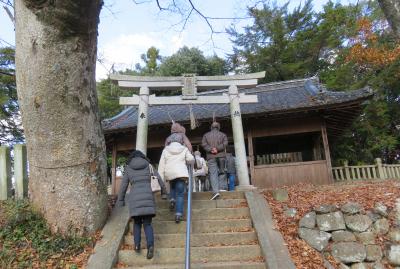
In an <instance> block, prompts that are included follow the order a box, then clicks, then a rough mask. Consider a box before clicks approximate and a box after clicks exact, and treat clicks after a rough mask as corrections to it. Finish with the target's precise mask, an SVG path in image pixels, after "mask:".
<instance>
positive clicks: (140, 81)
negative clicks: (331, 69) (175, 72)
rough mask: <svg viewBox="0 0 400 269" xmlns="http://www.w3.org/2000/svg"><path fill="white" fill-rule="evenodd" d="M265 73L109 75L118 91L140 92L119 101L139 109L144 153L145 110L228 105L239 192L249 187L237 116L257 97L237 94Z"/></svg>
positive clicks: (140, 144) (138, 144) (139, 133)
mask: <svg viewBox="0 0 400 269" xmlns="http://www.w3.org/2000/svg"><path fill="white" fill-rule="evenodd" d="M264 76H265V72H259V73H252V74H244V75H229V76H196V75H194V74H184V75H182V76H181V77H144V76H129V75H117V74H114V75H111V76H110V78H111V79H112V80H116V81H118V85H119V86H120V87H127V88H139V89H140V91H139V95H133V96H132V97H120V101H119V103H120V105H131V106H137V105H138V106H139V109H138V123H137V131H136V149H138V150H140V151H142V152H144V153H146V152H147V132H148V106H149V105H177V104H227V103H229V104H230V112H231V120H232V134H233V142H234V145H235V154H236V167H237V175H238V179H239V188H242V189H245V188H249V187H251V186H250V179H249V173H248V167H247V158H246V147H245V142H244V134H243V124H242V117H241V112H240V103H257V102H258V99H257V95H245V94H242V93H239V88H249V87H255V86H256V85H257V82H258V79H259V78H263V77H264ZM226 88H229V92H228V95H226V94H225V95H221V96H206V95H201V96H198V95H197V90H198V89H199V90H211V89H226ZM150 89H151V90H177V89H179V90H182V95H181V96H170V97H166V96H161V97H158V96H155V95H149V93H150Z"/></svg>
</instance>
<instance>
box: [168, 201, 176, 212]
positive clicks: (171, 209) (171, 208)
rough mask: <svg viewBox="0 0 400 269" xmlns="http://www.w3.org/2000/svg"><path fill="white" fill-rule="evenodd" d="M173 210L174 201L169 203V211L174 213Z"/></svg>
mask: <svg viewBox="0 0 400 269" xmlns="http://www.w3.org/2000/svg"><path fill="white" fill-rule="evenodd" d="M174 209H175V200H171V201H169V210H170V211H174Z"/></svg>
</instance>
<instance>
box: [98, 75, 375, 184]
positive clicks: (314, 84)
mask: <svg viewBox="0 0 400 269" xmlns="http://www.w3.org/2000/svg"><path fill="white" fill-rule="evenodd" d="M239 92H240V93H245V94H246V95H257V98H258V102H257V103H242V104H240V109H241V117H242V121H243V132H244V137H245V147H246V155H247V160H248V170H249V174H250V184H251V185H254V186H256V187H259V188H274V187H278V186H282V185H292V184H296V183H299V182H305V183H312V184H325V183H331V182H333V177H332V164H331V155H330V145H333V144H334V143H335V141H336V140H337V139H338V138H339V137H340V136H341V135H342V134H343V132H344V131H345V129H346V128H348V127H349V126H350V125H351V123H352V121H353V120H355V119H356V118H357V117H358V116H359V115H360V113H361V111H362V106H363V103H364V102H365V101H366V100H367V99H370V98H371V97H372V95H373V93H372V91H371V90H369V89H360V90H356V91H346V92H334V91H329V90H327V89H326V88H325V87H324V86H323V85H322V84H320V83H319V81H318V78H316V77H313V78H307V79H297V80H290V81H283V82H274V83H267V84H260V85H257V86H252V87H250V88H245V89H243V88H241V89H239ZM226 94H228V89H216V90H206V91H201V89H200V90H199V91H198V93H197V95H198V96H199V97H200V96H203V95H204V96H205V95H207V96H210V95H211V96H222V95H226ZM214 117H215V119H216V121H218V122H220V123H221V131H222V132H224V133H226V134H227V135H228V138H229V143H230V145H232V144H233V137H232V126H231V112H230V107H229V104H176V105H158V104H154V105H150V106H149V107H148V141H147V156H148V157H149V158H150V160H151V161H152V162H153V163H157V162H158V160H159V158H160V156H161V152H162V150H163V147H164V141H165V138H166V137H167V136H168V135H169V134H170V126H171V121H172V120H174V121H176V122H179V123H180V124H182V125H184V126H185V128H186V135H187V136H188V138H189V139H190V141H191V143H192V145H193V149H194V150H197V149H198V150H200V151H202V152H203V156H205V154H204V151H203V150H202V148H201V139H202V136H203V134H204V133H206V132H207V131H208V130H209V129H210V125H211V123H212V121H213V118H214ZM191 118H192V122H191V121H190V119H191ZM193 119H194V120H195V123H196V125H197V127H196V128H195V129H191V125H192V127H193ZM137 122H138V108H137V107H133V106H130V107H126V108H125V109H124V110H123V111H122V112H121V113H119V114H118V115H116V116H114V117H112V118H110V119H107V120H104V121H103V129H104V134H105V140H106V146H107V152H109V153H112V156H113V168H112V169H113V170H114V171H115V164H116V161H115V160H116V158H117V157H118V156H120V155H127V154H128V153H129V152H130V151H132V150H134V149H135V139H136V127H137ZM113 177H115V172H114V173H113ZM114 180H115V178H114Z"/></svg>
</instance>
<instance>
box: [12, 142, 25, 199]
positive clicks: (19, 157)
mask: <svg viewBox="0 0 400 269" xmlns="http://www.w3.org/2000/svg"><path fill="white" fill-rule="evenodd" d="M14 179H15V198H16V199H23V198H26V197H27V196H28V166H27V161H26V146H25V145H22V144H17V145H15V146H14Z"/></svg>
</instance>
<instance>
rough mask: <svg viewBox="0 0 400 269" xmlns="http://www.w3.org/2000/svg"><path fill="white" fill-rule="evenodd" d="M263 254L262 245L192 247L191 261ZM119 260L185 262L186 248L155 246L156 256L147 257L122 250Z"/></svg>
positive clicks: (133, 263)
mask: <svg viewBox="0 0 400 269" xmlns="http://www.w3.org/2000/svg"><path fill="white" fill-rule="evenodd" d="M260 256H262V253H261V250H260V246H258V245H243V246H221V247H193V248H191V262H194V263H205V262H207V263H208V262H224V261H229V262H230V261H235V260H236V261H241V260H244V261H249V260H257V259H259V258H260ZM118 259H119V262H122V263H123V264H126V265H128V266H138V265H139V266H140V265H147V264H171V263H172V264H174V263H182V264H183V263H184V262H185V249H184V248H155V251H154V257H153V259H151V260H148V259H146V252H145V251H142V253H140V254H137V253H135V252H134V251H133V250H120V251H119V254H118Z"/></svg>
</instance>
